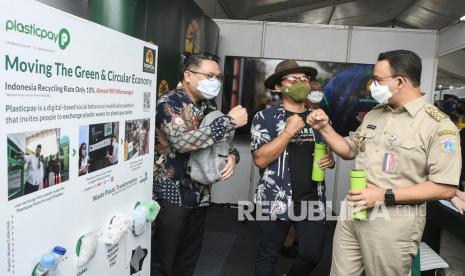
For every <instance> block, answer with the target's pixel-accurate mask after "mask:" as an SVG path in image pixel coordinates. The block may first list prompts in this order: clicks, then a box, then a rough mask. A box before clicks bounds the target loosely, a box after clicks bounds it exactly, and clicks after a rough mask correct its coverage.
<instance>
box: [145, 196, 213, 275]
mask: <svg viewBox="0 0 465 276" xmlns="http://www.w3.org/2000/svg"><path fill="white" fill-rule="evenodd" d="M160 206H161V209H160V213H159V214H158V216H157V219H156V220H155V231H154V233H153V236H152V265H151V274H150V275H151V276H191V275H192V274H194V270H195V265H196V264H197V260H198V258H199V255H200V250H201V249H202V242H203V234H204V229H205V218H206V214H207V213H206V211H207V207H199V208H184V207H179V206H174V205H172V204H169V203H167V202H164V201H162V202H160Z"/></svg>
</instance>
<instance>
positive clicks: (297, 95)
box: [283, 82, 310, 103]
mask: <svg viewBox="0 0 465 276" xmlns="http://www.w3.org/2000/svg"><path fill="white" fill-rule="evenodd" d="M283 91H284V93H285V94H284V95H287V96H289V97H291V98H292V99H293V100H294V101H296V102H298V103H301V102H304V101H305V100H306V99H307V97H308V94H309V93H310V84H308V83H304V82H297V83H296V84H293V85H291V86H285V87H284V90H283Z"/></svg>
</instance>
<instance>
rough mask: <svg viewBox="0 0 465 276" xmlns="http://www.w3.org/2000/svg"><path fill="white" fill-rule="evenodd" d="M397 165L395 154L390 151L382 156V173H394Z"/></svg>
mask: <svg viewBox="0 0 465 276" xmlns="http://www.w3.org/2000/svg"><path fill="white" fill-rule="evenodd" d="M396 165H397V153H395V152H393V151H390V152H386V153H385V154H384V160H383V171H384V172H386V173H395V172H396Z"/></svg>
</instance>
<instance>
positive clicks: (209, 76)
mask: <svg viewBox="0 0 465 276" xmlns="http://www.w3.org/2000/svg"><path fill="white" fill-rule="evenodd" d="M189 72H191V73H194V74H201V75H204V76H205V77H207V80H219V81H220V82H223V79H224V76H223V75H213V74H209V73H202V72H197V71H189Z"/></svg>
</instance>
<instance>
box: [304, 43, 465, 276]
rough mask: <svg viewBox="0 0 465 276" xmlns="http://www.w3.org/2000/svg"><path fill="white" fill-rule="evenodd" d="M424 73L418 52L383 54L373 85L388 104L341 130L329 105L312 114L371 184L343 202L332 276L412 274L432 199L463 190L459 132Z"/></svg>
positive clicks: (316, 125)
mask: <svg viewBox="0 0 465 276" xmlns="http://www.w3.org/2000/svg"><path fill="white" fill-rule="evenodd" d="M420 77H421V59H420V58H419V57H418V55H417V54H415V53H414V52H411V51H407V50H396V51H390V52H385V53H382V54H380V55H379V57H378V61H377V63H376V65H375V68H374V72H373V81H372V83H371V85H370V91H371V94H372V97H373V98H374V99H375V100H376V101H378V102H379V103H380V104H379V105H378V106H376V107H375V108H374V109H373V110H372V111H370V112H369V113H368V114H367V115H366V117H365V118H364V120H363V122H362V124H361V125H360V127H359V128H358V129H357V130H356V131H355V132H351V133H350V135H349V137H345V138H344V137H341V136H340V135H339V134H337V133H336V132H335V130H334V129H333V128H332V127H331V125H330V124H328V116H327V115H326V114H325V113H324V112H323V111H322V110H321V109H319V110H315V111H314V112H312V113H311V114H309V115H308V117H307V122H308V123H309V124H310V125H312V126H313V128H316V129H319V130H320V132H321V134H322V135H323V137H324V139H325V140H326V142H327V143H328V145H329V146H330V147H331V149H332V150H333V151H334V152H335V153H336V154H338V155H339V156H341V157H342V158H344V159H354V158H355V159H356V169H358V170H365V171H366V175H367V184H368V185H367V189H365V190H352V191H349V194H348V196H347V202H344V203H343V204H342V208H341V214H340V217H339V221H338V223H337V227H336V232H335V235H334V242H333V262H332V267H331V275H337V276H339V275H341V276H342V275H344V276H349V275H354V276H359V275H360V274H361V273H362V272H363V271H365V273H366V275H368V276H371V275H376V276H379V275H386V276H392V275H409V274H410V267H411V263H412V260H413V258H414V257H415V255H416V253H417V250H418V246H419V243H420V240H421V236H422V234H423V228H424V225H425V219H426V218H425V215H426V209H425V206H424V202H426V201H430V200H438V199H446V198H451V197H453V196H454V194H455V190H456V189H457V185H458V182H459V177H460V169H461V155H460V138H459V135H458V131H457V128H456V127H455V125H454V124H453V123H452V122H451V120H450V119H449V118H448V117H447V116H446V115H444V114H443V113H442V112H441V111H439V110H438V109H437V108H436V107H434V106H433V105H431V104H429V103H428V98H427V96H425V95H424V94H422V93H421V91H420ZM347 181H349V178H348V177H347ZM347 205H350V206H355V207H356V208H360V209H367V210H368V216H367V217H368V218H367V220H353V219H352V216H351V211H350V212H348V211H347ZM373 207H374V208H373Z"/></svg>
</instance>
